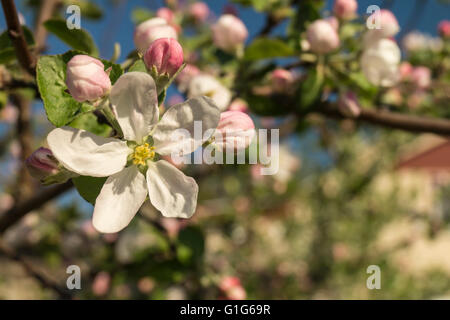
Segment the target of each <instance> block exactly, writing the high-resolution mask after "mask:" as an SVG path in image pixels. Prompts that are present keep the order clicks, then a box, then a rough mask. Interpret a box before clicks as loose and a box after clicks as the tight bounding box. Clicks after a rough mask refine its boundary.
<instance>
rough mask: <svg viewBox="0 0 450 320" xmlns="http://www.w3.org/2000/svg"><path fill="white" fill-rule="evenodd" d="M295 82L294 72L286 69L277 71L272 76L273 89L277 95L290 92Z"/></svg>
mask: <svg viewBox="0 0 450 320" xmlns="http://www.w3.org/2000/svg"><path fill="white" fill-rule="evenodd" d="M294 80H295V78H294V76H293V74H292V72H290V71H288V70H284V69H276V70H274V71H273V72H272V75H271V82H272V89H273V91H274V92H277V93H283V92H286V91H289V90H290V88H291V86H292V84H293V82H294Z"/></svg>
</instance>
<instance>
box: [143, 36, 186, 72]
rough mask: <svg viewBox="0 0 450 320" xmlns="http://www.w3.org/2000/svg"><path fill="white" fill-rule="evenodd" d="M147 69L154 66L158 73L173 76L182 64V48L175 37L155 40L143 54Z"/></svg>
mask: <svg viewBox="0 0 450 320" xmlns="http://www.w3.org/2000/svg"><path fill="white" fill-rule="evenodd" d="M144 62H145V65H146V66H147V68H148V69H150V70H152V68H153V67H156V70H157V71H158V74H168V75H169V76H170V77H171V76H173V75H174V74H175V73H176V72H177V71H178V69H180V67H181V65H182V64H183V48H181V45H180V44H179V43H178V41H177V40H175V39H170V38H162V39H158V40H155V41H154V42H153V43H152V44H151V46H150V48H148V50H147V52H145V55H144Z"/></svg>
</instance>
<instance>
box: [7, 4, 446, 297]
mask: <svg viewBox="0 0 450 320" xmlns="http://www.w3.org/2000/svg"><path fill="white" fill-rule="evenodd" d="M38 2H39V1H32V0H30V1H16V3H17V6H18V10H19V11H20V12H21V14H22V15H23V17H24V19H25V23H26V25H30V26H33V23H34V14H35V9H33V5H36V3H38ZM65 2H66V3H67V5H68V4H77V3H78V2H77V1H65ZM205 2H206V3H207V4H208V6H209V7H210V9H211V11H212V14H211V19H215V18H217V17H218V16H220V15H221V14H222V13H223V12H224V11H226V12H229V11H230V10H234V12H235V13H236V14H237V15H238V16H239V17H240V18H241V19H242V20H243V22H244V23H245V25H246V26H247V28H248V30H249V34H250V38H249V40H248V41H249V42H250V41H251V40H252V38H253V37H255V36H256V35H257V34H258V33H259V32H260V30H261V29H262V28H263V27H264V23H265V15H264V14H263V13H261V12H257V11H255V10H254V9H252V8H250V7H247V6H242V5H240V4H239V3H236V2H229V1H225V0H214V1H205ZM237 2H239V1H237ZM241 2H243V1H241ZM332 2H333V1H327V2H326V6H325V8H324V13H326V12H330V10H331V8H332ZM358 4H359V9H358V11H359V13H360V14H361V15H364V14H365V13H366V8H367V7H368V6H369V5H372V4H377V5H379V6H380V7H382V8H389V9H390V10H392V11H393V12H394V13H395V15H396V17H397V19H398V21H399V24H400V26H401V28H402V30H401V32H400V34H399V35H398V36H397V38H396V40H397V41H398V42H399V43H402V42H403V41H404V39H405V36H407V35H408V34H410V33H411V32H413V31H420V32H421V33H423V34H426V37H427V39H433V37H437V29H436V26H437V23H438V22H439V21H441V20H444V19H448V18H450V6H449V4H448V1H437V0H428V1H426V0H413V1H398V0H395V1H376V0H368V1H365V0H364V1H358ZM95 5H96V9H97V10H98V11H97V12H96V11H95V10H94V9H92V8H91V9H90V10H91V11H90V12H93V13H92V14H90V15H89V17H88V16H86V17H85V16H83V12H82V20H81V24H82V27H83V28H84V29H87V30H88V31H90V32H91V34H92V36H93V38H94V40H95V41H96V43H97V45H98V47H99V49H100V56H101V57H103V58H106V59H109V58H110V57H111V56H112V55H113V52H114V43H115V42H119V43H120V45H121V48H122V52H123V53H124V54H123V56H122V57H121V58H120V59H119V62H123V61H124V60H125V55H126V53H128V52H130V51H131V50H133V49H134V44H133V32H134V26H135V23H137V22H139V21H141V20H142V17H146V15H149V16H151V15H152V12H154V11H155V10H157V9H158V8H160V7H162V6H163V5H164V4H163V1H151V0H146V1H144V0H142V1H120V0H116V1H106V0H105V1H95ZM61 14H64V10H63V9H62V11H61ZM286 27H287V23H282V24H280V25H278V26H277V27H276V28H275V29H274V30H273V32H272V34H283V33H284V32H285V29H286ZM5 28H6V26H5V20H4V17H3V16H2V17H1V19H0V30H5ZM68 49H69V48H68V47H67V46H66V45H65V44H64V43H62V42H61V41H59V40H58V39H57V38H56V37H54V36H52V35H50V36H49V37H48V41H47V49H46V54H60V53H63V52H65V51H67V50H68ZM179 94H180V93H179V92H178V91H177V90H176V88H171V89H170V90H169V99H170V98H171V97H174V99H177V98H178V95H179ZM405 99H406V98H405ZM14 103H15V102H14V101H9V102H8V103H6V104H5V105H4V106H3V108H2V110H1V115H0V117H1V118H0V121H1V122H0V168H1V170H0V212H7V210H8V209H10V208H13V207H14V205H15V203H16V202H17V201H20V194H21V190H16V189H15V188H14V186H15V181H16V180H17V177H18V176H20V174H21V170H22V166H21V163H22V159H20V156H19V155H20V143H19V141H18V137H17V136H16V135H15V120H16V117H17V113H16V110H15V107H14ZM18 103H20V102H18ZM411 103H412V102H411ZM254 120H255V123H256V124H257V127H259V128H278V127H283V126H289V121H286V119H278V118H272V117H259V116H254ZM288 120H289V119H288ZM32 130H33V131H32V136H33V146H34V148H37V147H39V146H40V145H41V143H42V141H43V139H44V138H45V136H46V134H47V133H48V132H49V131H50V130H51V125H50V124H49V122H48V121H47V119H46V116H45V112H44V109H43V106H42V103H41V102H39V101H38V100H36V101H34V102H33V104H32ZM281 138H282V139H281V141H280V143H281V149H280V160H279V161H280V170H279V172H278V174H276V175H274V176H261V175H259V174H258V173H259V171H258V169H259V168H258V165H225V166H188V167H185V168H184V170H185V172H186V173H187V174H188V175H191V176H194V177H195V178H196V180H197V182H198V184H199V187H200V194H199V202H198V207H197V212H196V213H195V215H194V217H193V218H192V219H190V220H176V219H162V218H160V214H159V213H158V212H156V211H155V210H154V209H153V208H152V207H151V205H149V204H148V203H147V204H146V205H145V206H144V207H143V209H142V210H141V213H140V217H139V218H135V219H134V220H133V221H132V223H131V224H130V226H129V227H127V228H126V229H125V230H123V231H122V232H120V233H118V234H109V235H102V234H99V233H98V232H96V231H95V230H94V229H93V227H92V225H91V213H92V206H91V205H90V204H89V203H87V202H86V201H84V200H83V199H82V198H81V197H80V196H79V195H78V193H77V192H76V191H75V190H73V189H69V188H68V190H64V192H61V195H59V196H58V197H57V199H56V200H54V201H50V202H47V203H45V205H44V206H42V207H41V208H40V209H39V210H33V211H32V212H30V213H27V214H26V215H25V216H24V217H23V218H22V219H21V220H20V221H18V222H17V223H15V224H14V225H12V226H10V227H8V228H7V229H6V230H2V229H1V228H0V229H1V231H0V236H1V243H2V246H1V249H2V250H0V251H1V252H0V298H1V299H59V298H79V299H133V298H137V299H245V298H248V299H422V298H425V299H440V298H450V224H449V223H450V202H449V200H448V199H449V195H450V185H449V179H450V142H449V141H448V140H446V139H444V138H442V137H439V136H435V135H429V134H411V133H405V132H401V131H396V130H388V129H383V128H378V127H372V126H355V124H354V123H353V122H351V121H341V122H336V121H331V120H319V119H317V121H316V125H315V126H311V127H307V128H304V129H303V130H297V131H296V132H294V133H290V134H288V135H282V137H281ZM28 187H31V188H32V190H38V189H39V183H38V182H37V181H35V180H31V182H30V185H29V186H28ZM70 265H78V266H79V267H80V269H81V290H72V291H67V290H66V289H65V288H66V279H67V277H68V276H69V274H67V273H66V268H67V267H68V266H70ZM370 265H377V266H379V267H380V270H381V289H379V290H369V289H368V288H367V287H366V280H367V278H368V277H369V276H370V274H368V273H367V272H366V270H367V267H368V266H370Z"/></svg>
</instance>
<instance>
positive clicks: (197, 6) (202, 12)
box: [189, 2, 210, 23]
mask: <svg viewBox="0 0 450 320" xmlns="http://www.w3.org/2000/svg"><path fill="white" fill-rule="evenodd" d="M189 14H190V15H191V16H192V17H193V18H194V20H195V21H196V22H199V23H200V22H205V21H206V20H207V19H208V17H209V14H210V11H209V7H208V5H207V4H206V3H204V2H196V3H193V4H192V5H191V6H190V7H189Z"/></svg>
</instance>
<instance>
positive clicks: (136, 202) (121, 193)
mask: <svg viewBox="0 0 450 320" xmlns="http://www.w3.org/2000/svg"><path fill="white" fill-rule="evenodd" d="M146 197H147V186H146V184H145V177H144V175H143V174H142V173H140V172H139V170H138V169H137V167H136V166H131V167H128V168H125V169H123V170H122V171H121V172H119V173H116V174H115V175H112V176H111V177H109V178H108V180H106V182H105V184H104V185H103V188H102V190H101V191H100V194H99V195H98V197H97V200H96V201H95V207H94V216H93V220H92V224H93V225H94V227H95V229H97V230H98V231H100V232H104V233H113V232H118V231H120V230H122V229H123V228H125V227H126V226H127V225H128V224H129V223H130V221H131V219H133V217H134V216H135V215H136V213H137V212H138V210H139V208H140V207H141V206H142V204H143V203H144V201H145V198H146Z"/></svg>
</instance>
